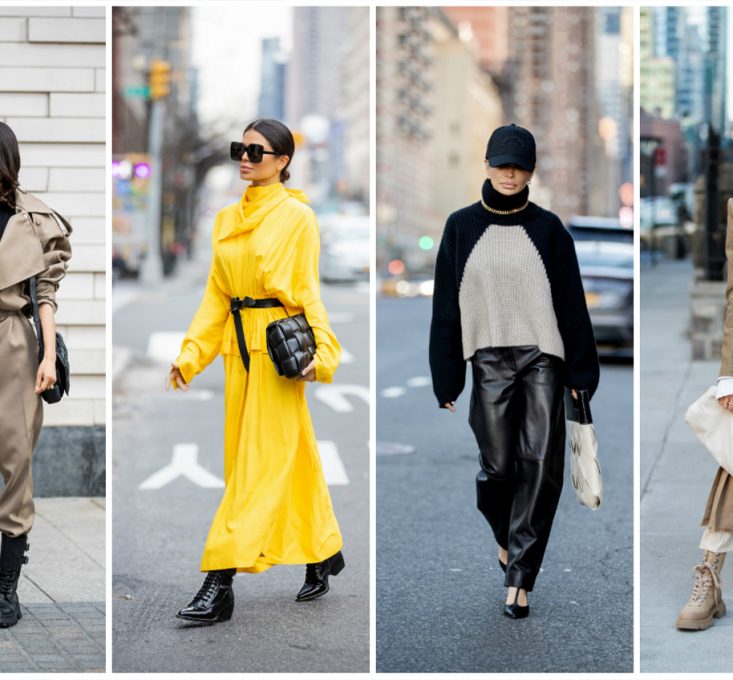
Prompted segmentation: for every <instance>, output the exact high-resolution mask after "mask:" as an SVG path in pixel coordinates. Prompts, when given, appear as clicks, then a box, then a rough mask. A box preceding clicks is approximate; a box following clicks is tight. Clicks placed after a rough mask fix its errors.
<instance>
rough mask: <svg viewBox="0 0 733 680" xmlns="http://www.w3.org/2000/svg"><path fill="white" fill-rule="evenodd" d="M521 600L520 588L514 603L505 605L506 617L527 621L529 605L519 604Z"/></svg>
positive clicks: (515, 595) (515, 594)
mask: <svg viewBox="0 0 733 680" xmlns="http://www.w3.org/2000/svg"><path fill="white" fill-rule="evenodd" d="M518 600H519V588H517V591H516V592H515V593H514V602H512V603H511V604H505V605H504V616H508V617H509V618H510V619H526V618H527V617H528V616H529V605H528V604H527V605H524V606H522V605H521V604H517V601H518Z"/></svg>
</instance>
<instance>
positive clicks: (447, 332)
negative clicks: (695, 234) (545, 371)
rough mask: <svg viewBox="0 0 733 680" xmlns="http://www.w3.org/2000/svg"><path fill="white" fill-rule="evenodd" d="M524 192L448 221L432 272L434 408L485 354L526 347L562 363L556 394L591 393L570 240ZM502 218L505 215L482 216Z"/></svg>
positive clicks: (594, 379) (591, 361) (487, 196)
mask: <svg viewBox="0 0 733 680" xmlns="http://www.w3.org/2000/svg"><path fill="white" fill-rule="evenodd" d="M528 196H529V190H528V189H527V188H525V189H524V190H523V191H522V192H520V193H519V194H516V195H515V196H504V195H503V194H500V193H499V192H498V191H496V190H495V189H494V188H493V187H492V186H491V183H490V182H489V181H488V180H486V182H484V186H483V189H482V199H483V200H482V201H478V202H477V203H474V204H473V205H469V206H468V207H466V208H462V209H461V210H458V211H456V212H454V213H453V214H452V215H450V216H449V217H448V221H447V222H446V225H445V230H444V232H443V239H442V241H441V243H440V248H439V250H438V257H437V260H436V264H435V288H434V292H433V318H432V323H431V328H430V370H431V373H432V378H433V390H434V392H435V396H436V397H437V399H438V403H439V404H440V405H441V406H442V405H443V404H445V403H447V402H452V401H455V400H456V399H457V398H458V395H459V394H460V393H461V391H462V390H463V387H464V384H465V379H466V361H467V360H469V359H471V358H472V357H473V355H474V354H475V353H476V351H477V350H479V349H483V348H486V347H519V346H526V345H536V346H538V347H539V348H540V350H541V351H542V352H544V353H546V354H551V355H553V356H557V357H560V358H561V359H564V362H565V385H566V386H567V387H570V388H575V389H587V390H589V391H590V393H591V396H592V395H593V393H594V392H595V389H596V387H597V386H598V379H599V372H600V371H599V365H598V354H597V352H596V345H595V339H594V337H593V328H592V326H591V322H590V316H589V314H588V308H587V306H586V302H585V294H584V292H583V284H582V282H581V279H580V270H579V268H578V260H577V257H576V255H575V246H574V244H573V239H572V237H571V236H570V234H569V233H568V231H567V230H566V229H565V227H564V226H563V224H562V222H560V219H559V218H558V217H557V216H556V215H555V214H553V213H551V212H549V211H547V210H543V209H542V208H540V207H539V206H538V205H536V204H534V203H532V202H529V200H528ZM490 209H494V210H498V211H511V212H510V213H509V214H500V213H497V212H492V211H491V210H490Z"/></svg>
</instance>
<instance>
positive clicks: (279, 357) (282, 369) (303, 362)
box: [265, 314, 316, 378]
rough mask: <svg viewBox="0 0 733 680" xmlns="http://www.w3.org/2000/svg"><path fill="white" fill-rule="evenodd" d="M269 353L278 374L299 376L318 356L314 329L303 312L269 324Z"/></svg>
mask: <svg viewBox="0 0 733 680" xmlns="http://www.w3.org/2000/svg"><path fill="white" fill-rule="evenodd" d="M265 334H266V338H267V353H268V354H269V355H270V359H272V363H273V364H275V370H276V371H277V374H278V375H283V376H285V377H286V378H298V377H300V376H301V375H302V373H303V369H305V367H306V366H307V365H308V364H309V363H310V362H311V361H313V357H315V356H316V339H315V337H314V335H313V329H312V328H311V327H310V325H309V324H308V321H307V320H306V318H305V316H304V315H303V314H296V315H295V316H286V317H285V318H284V319H278V320H277V321H273V322H272V323H270V324H268V325H267V328H266V329H265Z"/></svg>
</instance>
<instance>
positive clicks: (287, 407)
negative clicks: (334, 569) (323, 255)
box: [176, 183, 342, 572]
mask: <svg viewBox="0 0 733 680" xmlns="http://www.w3.org/2000/svg"><path fill="white" fill-rule="evenodd" d="M306 203H307V198H306V197H305V194H303V192H299V191H293V190H288V189H286V188H285V187H284V186H283V185H282V184H280V183H278V184H274V185H269V186H266V187H249V188H248V189H247V191H246V192H245V194H244V196H243V197H242V200H241V201H240V202H239V203H236V204H234V205H232V206H229V207H227V208H224V210H222V211H221V212H219V214H218V215H217V218H216V222H215V225H214V233H213V239H212V251H213V253H212V263H211V269H210V271H209V278H208V281H207V284H206V289H205V292H204V297H203V300H202V301H201V304H200V306H199V308H198V311H197V312H196V315H195V316H194V319H193V321H192V322H191V325H190V326H189V329H188V332H187V333H186V337H185V338H184V341H183V345H182V348H181V353H180V355H179V356H178V359H177V360H176V364H177V365H178V366H179V368H180V370H181V373H182V375H183V377H184V379H185V380H186V381H187V382H190V381H191V380H192V379H193V377H194V376H195V375H197V374H198V373H200V372H201V371H202V370H203V369H204V368H206V366H208V365H209V363H211V361H213V360H214V358H215V357H216V356H217V354H223V355H224V370H225V375H226V385H225V416H226V417H225V425H224V478H225V490H224V497H223V498H222V501H221V504H220V505H219V509H218V510H217V513H216V516H215V517H214V521H213V523H212V525H211V528H210V530H209V535H208V538H207V540H206V547H205V549H204V554H203V558H202V561H201V570H202V571H210V570H212V569H229V568H236V569H237V570H238V571H246V572H260V571H264V570H265V569H268V568H269V567H271V566H273V565H275V564H305V563H308V562H319V561H321V560H324V559H326V558H327V557H330V556H331V555H333V554H334V553H336V552H337V551H338V550H340V548H341V545H342V538H341V533H340V531H339V527H338V522H337V521H336V517H335V515H334V513H333V508H332V506H331V498H330V496H329V492H328V487H327V485H326V482H325V479H324V477H323V471H322V469H321V462H320V458H319V455H318V447H317V443H316V438H315V434H314V432H313V426H312V424H311V419H310V413H309V412H308V405H307V403H306V399H305V385H306V383H304V382H298V381H295V380H288V379H287V378H281V377H279V376H278V375H277V372H276V371H275V367H274V366H273V364H272V361H271V360H270V358H269V356H268V355H267V347H266V343H265V328H266V327H267V324H268V323H270V322H271V321H273V320H274V319H278V318H282V317H284V316H286V314H290V315H292V314H297V313H301V312H302V313H305V316H306V318H307V319H308V322H309V323H310V325H311V327H312V328H313V332H314V335H315V338H316V345H317V351H316V360H315V363H316V379H317V380H319V381H321V382H330V381H331V380H332V378H333V374H334V371H335V370H336V368H337V366H338V363H339V360H340V357H341V347H340V345H339V343H338V340H337V339H336V336H335V335H334V334H333V331H332V330H331V327H330V325H329V322H328V315H327V314H326V310H325V308H324V306H323V303H322V301H321V297H320V286H319V279H318V255H319V251H320V241H319V236H318V224H317V221H316V218H315V214H314V213H313V211H312V210H311V208H310V207H309V206H308V205H307V204H306ZM245 296H250V297H253V298H264V297H273V298H278V299H279V300H281V301H282V302H283V304H284V305H285V308H282V307H277V308H264V309H243V310H242V311H241V317H242V322H243V323H242V325H243V328H244V333H245V338H246V341H247V347H248V349H249V353H250V371H249V373H247V371H246V370H245V369H244V365H243V363H242V359H241V357H240V355H239V348H238V346H237V339H236V333H235V331H234V323H233V319H232V316H231V314H230V312H229V303H230V300H231V298H232V297H239V298H243V297H245Z"/></svg>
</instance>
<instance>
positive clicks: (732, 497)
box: [677, 199, 733, 630]
mask: <svg viewBox="0 0 733 680" xmlns="http://www.w3.org/2000/svg"><path fill="white" fill-rule="evenodd" d="M725 254H726V258H727V260H728V284H727V286H726V291H725V299H726V309H725V324H724V327H723V348H722V352H721V354H722V361H721V364H720V373H719V376H720V377H719V378H718V388H717V391H716V395H715V396H716V397H717V398H718V403H719V404H720V406H721V407H722V408H725V409H728V410H729V411H731V412H733V199H728V229H727V233H726V241H725ZM702 526H703V527H704V531H703V535H702V538H701V539H700V548H702V550H703V556H702V560H701V562H700V563H699V564H698V565H696V566H695V569H694V574H695V585H694V586H693V589H692V595H690V599H689V600H688V601H687V604H686V605H685V606H684V607H683V608H682V611H681V612H680V614H679V617H678V618H677V628H679V629H680V630H705V629H707V628H710V626H712V625H713V621H714V619H719V618H720V617H721V616H724V615H725V602H724V601H723V592H722V587H721V579H720V570H721V568H722V566H723V562H725V555H726V553H727V552H729V551H731V550H733V477H731V475H730V474H728V472H726V471H725V470H724V469H723V468H722V467H719V468H718V472H717V474H716V475H715V479H714V480H713V486H712V487H711V489H710V494H709V495H708V502H707V505H706V507H705V512H704V513H703V518H702Z"/></svg>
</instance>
